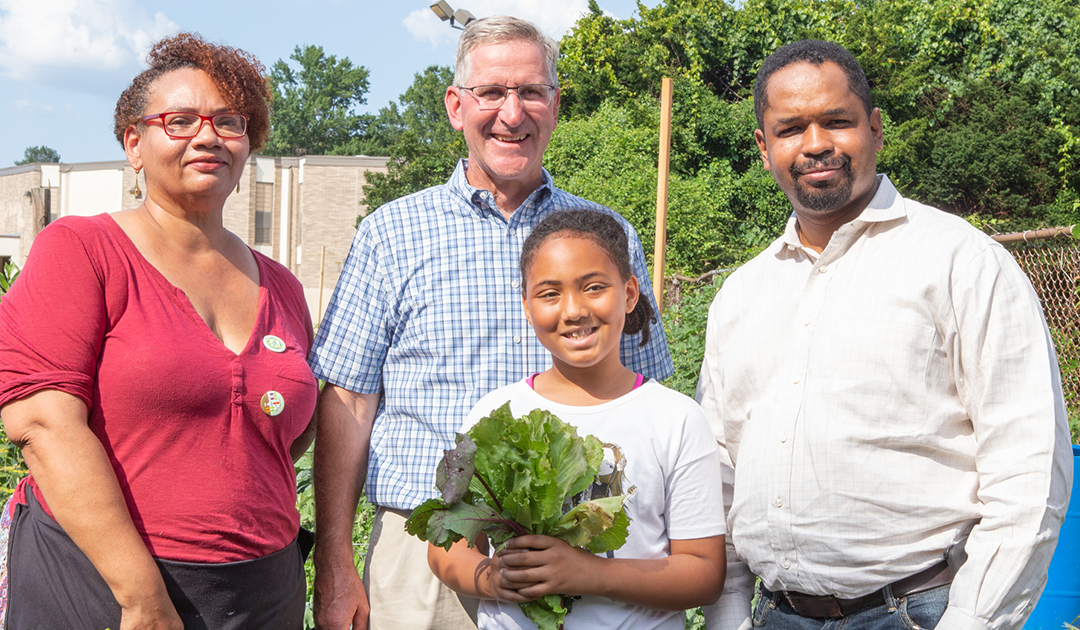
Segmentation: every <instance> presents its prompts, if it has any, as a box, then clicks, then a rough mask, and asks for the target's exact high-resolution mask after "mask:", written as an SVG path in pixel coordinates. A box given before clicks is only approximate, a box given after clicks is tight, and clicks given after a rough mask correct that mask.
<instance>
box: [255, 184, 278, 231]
mask: <svg viewBox="0 0 1080 630" xmlns="http://www.w3.org/2000/svg"><path fill="white" fill-rule="evenodd" d="M273 228H274V185H273V184H272V183H270V182H259V183H257V184H255V244H256V245H270V243H271V240H270V239H271V235H272V234H273Z"/></svg>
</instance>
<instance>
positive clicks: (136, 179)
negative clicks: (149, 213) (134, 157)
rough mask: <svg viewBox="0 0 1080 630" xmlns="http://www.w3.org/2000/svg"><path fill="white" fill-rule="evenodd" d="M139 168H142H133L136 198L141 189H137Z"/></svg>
mask: <svg viewBox="0 0 1080 630" xmlns="http://www.w3.org/2000/svg"><path fill="white" fill-rule="evenodd" d="M140 170H142V169H138V168H137V169H135V197H136V198H138V196H139V195H141V194H142V191H141V190H139V171H140Z"/></svg>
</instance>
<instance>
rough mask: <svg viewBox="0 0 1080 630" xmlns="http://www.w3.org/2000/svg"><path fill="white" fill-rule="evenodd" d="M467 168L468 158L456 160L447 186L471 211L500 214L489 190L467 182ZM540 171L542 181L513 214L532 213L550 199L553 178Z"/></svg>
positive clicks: (545, 170)
mask: <svg viewBox="0 0 1080 630" xmlns="http://www.w3.org/2000/svg"><path fill="white" fill-rule="evenodd" d="M468 168H469V160H468V158H462V159H460V160H458V164H457V168H455V169H454V172H453V174H452V175H450V181H448V182H447V183H446V186H447V188H448V189H450V191H451V192H453V193H455V194H456V195H458V196H459V197H461V198H462V199H463V200H465V202H466V203H467V204H468V206H469V208H470V209H471V210H472V211H473V212H476V213H478V214H483V213H484V212H485V211H486V212H493V213H495V214H497V215H499V216H502V215H501V213H500V212H499V210H498V208H497V207H496V206H495V199H494V196H493V195H492V194H491V191H489V190H485V189H483V188H476V187H475V186H473V185H472V184H470V183H469V179H468V177H467V176H466V171H467V170H468ZM541 173H542V175H543V178H544V181H543V182H542V183H541V184H540V186H539V187H538V188H537V189H536V190H534V191H533V192H532V194H530V195H529V196H528V198H526V199H525V201H524V203H522V204H521V207H520V208H518V209H517V210H516V211H515V212H514V216H517V215H519V214H521V215H523V216H525V215H529V214H532V213H533V211H535V210H536V209H538V208H540V207H542V206H543V205H544V203H545V202H546V201H548V200H549V199H551V195H552V192H553V190H554V188H555V183H554V180H552V178H551V174H550V173H548V172H547V169H541Z"/></svg>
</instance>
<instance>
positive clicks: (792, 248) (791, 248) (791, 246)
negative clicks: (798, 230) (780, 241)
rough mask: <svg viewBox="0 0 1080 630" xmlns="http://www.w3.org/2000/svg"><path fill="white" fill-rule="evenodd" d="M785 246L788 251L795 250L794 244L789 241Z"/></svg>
mask: <svg viewBox="0 0 1080 630" xmlns="http://www.w3.org/2000/svg"><path fill="white" fill-rule="evenodd" d="M787 248H788V250H789V251H795V246H794V245H791V244H790V243H789V244H788V246H787Z"/></svg>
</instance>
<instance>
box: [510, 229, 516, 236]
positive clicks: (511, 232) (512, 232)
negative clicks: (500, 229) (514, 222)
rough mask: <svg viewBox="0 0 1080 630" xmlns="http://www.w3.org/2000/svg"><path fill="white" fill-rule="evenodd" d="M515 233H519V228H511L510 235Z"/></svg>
mask: <svg viewBox="0 0 1080 630" xmlns="http://www.w3.org/2000/svg"><path fill="white" fill-rule="evenodd" d="M515 234H517V229H516V228H510V236H513V235H515Z"/></svg>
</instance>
